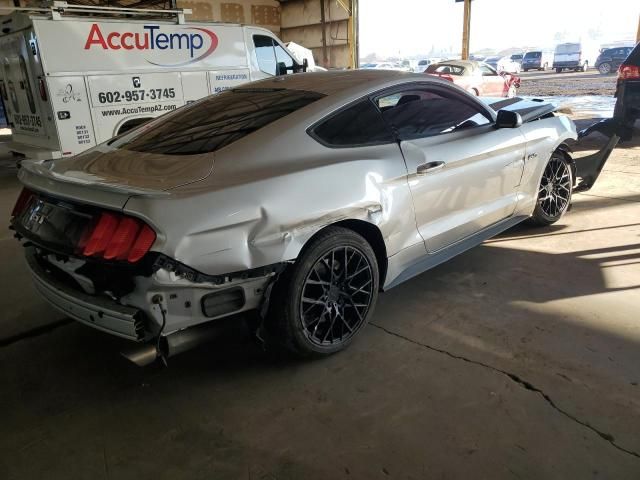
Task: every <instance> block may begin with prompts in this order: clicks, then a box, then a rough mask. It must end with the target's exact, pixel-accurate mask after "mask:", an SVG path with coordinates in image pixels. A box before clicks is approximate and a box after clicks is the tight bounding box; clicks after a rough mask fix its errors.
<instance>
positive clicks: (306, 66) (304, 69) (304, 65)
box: [302, 58, 309, 72]
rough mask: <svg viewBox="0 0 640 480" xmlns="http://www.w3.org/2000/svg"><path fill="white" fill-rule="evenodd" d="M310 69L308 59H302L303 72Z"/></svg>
mask: <svg viewBox="0 0 640 480" xmlns="http://www.w3.org/2000/svg"><path fill="white" fill-rule="evenodd" d="M308 69H309V60H307V59H306V58H303V59H302V71H303V72H306V71H307V70H308Z"/></svg>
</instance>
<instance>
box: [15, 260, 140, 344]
mask: <svg viewBox="0 0 640 480" xmlns="http://www.w3.org/2000/svg"><path fill="white" fill-rule="evenodd" d="M26 259H27V265H28V266H29V270H30V271H31V274H32V276H33V280H34V283H35V286H36V289H37V290H38V292H40V294H41V295H42V296H43V297H44V298H45V300H47V301H48V302H49V303H50V304H51V305H53V306H54V307H55V308H57V309H58V310H60V311H61V312H62V313H64V314H65V315H67V316H69V317H71V318H73V319H74V320H77V321H79V322H82V323H84V324H86V325H89V326H91V327H94V328H97V329H98V330H102V331H104V332H108V333H111V334H113V335H117V336H119V337H123V338H126V339H129V340H135V341H140V340H142V339H143V338H144V332H145V318H144V314H143V313H142V312H141V311H140V310H139V309H137V308H133V307H128V306H124V305H118V304H117V303H116V302H114V301H111V300H109V299H106V298H100V297H95V296H92V295H87V294H85V293H83V292H79V291H77V290H75V289H72V288H71V287H69V286H67V285H65V284H64V283H63V282H61V281H59V280H57V279H56V278H55V277H54V276H53V275H51V274H50V273H49V272H47V271H46V270H45V268H44V267H43V266H42V265H40V263H39V262H38V260H37V259H36V256H35V254H34V252H33V251H29V250H27V254H26Z"/></svg>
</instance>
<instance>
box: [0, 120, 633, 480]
mask: <svg viewBox="0 0 640 480" xmlns="http://www.w3.org/2000/svg"><path fill="white" fill-rule="evenodd" d="M585 123H588V122H586V121H585V122H583V125H584V124H585ZM596 147H597V145H596V144H595V143H588V144H582V145H578V146H577V147H576V149H577V153H576V156H579V155H584V154H585V153H587V151H588V150H589V149H593V148H596ZM0 148H1V145H0ZM639 160H640V144H639V143H638V142H637V141H636V142H635V143H632V144H628V145H623V146H622V147H621V148H620V149H618V150H616V151H615V152H614V155H613V157H612V159H611V160H610V162H609V163H608V165H607V167H606V169H605V171H604V172H603V174H602V177H601V179H600V180H599V182H598V183H597V185H596V186H595V188H594V189H593V190H592V191H590V192H588V193H585V194H578V195H575V197H574V203H573V208H572V211H571V212H570V213H569V214H568V215H567V216H565V217H564V218H563V220H562V221H560V222H559V223H558V224H556V225H553V226H551V227H548V228H542V229H531V228H528V227H517V228H514V229H512V230H510V231H508V232H506V233H505V234H503V235H501V236H500V237H498V238H495V239H493V240H490V241H488V242H486V243H485V244H483V245H482V246H480V247H477V248H475V249H473V250H471V251H469V252H467V253H465V254H463V255H461V256H459V257H457V258H456V259H454V260H452V261H450V262H448V263H447V264H445V265H442V266H440V267H438V268H436V269H434V270H431V271H430V272H427V273H425V274H423V275H420V276H419V277H417V278H414V279H413V280H411V281H409V282H407V283H405V284H403V285H401V286H399V287H397V288H395V289H393V290H391V291H389V292H386V293H384V294H382V295H381V297H380V302H379V305H378V309H377V311H376V314H375V316H374V319H373V322H372V324H371V325H370V326H368V327H367V328H366V329H365V331H364V332H363V334H362V335H361V337H360V338H359V339H358V341H356V342H355V343H354V344H353V345H352V346H351V348H350V349H348V350H347V351H345V352H343V353H340V354H338V355H335V356H333V357H331V358H327V359H324V360H320V361H308V362H293V361H283V360H274V359H272V358H270V357H267V356H266V355H264V354H263V352H262V351H261V350H260V348H259V347H258V346H257V345H256V344H255V343H254V342H253V341H252V340H251V339H250V338H249V337H248V335H247V333H246V331H245V330H244V329H243V328H242V326H241V323H240V322H239V323H238V328H237V329H232V330H230V331H229V334H228V335H227V336H226V337H225V338H223V339H221V340H220V341H218V342H216V343H212V344H209V345H206V346H203V347H201V348H199V349H197V350H194V351H191V352H188V353H185V354H183V355H180V356H178V357H175V358H172V359H170V362H169V366H168V368H164V367H162V366H153V367H149V368H146V369H139V368H137V367H134V366H133V365H130V364H128V363H127V362H126V361H125V360H123V359H122V358H120V357H119V354H118V352H119V350H120V348H121V347H122V346H123V342H121V341H120V340H118V339H115V338H112V337H110V336H108V335H105V334H102V333H100V332H97V331H93V330H92V329H90V328H88V327H84V326H82V325H79V324H76V323H73V322H70V321H67V320H65V319H64V318H63V317H62V316H61V315H60V314H58V313H57V312H56V311H54V310H52V309H51V308H50V307H49V306H48V305H46V304H45V303H44V302H43V301H41V300H40V298H39V297H38V296H37V295H36V294H35V292H34V289H33V287H32V285H31V282H30V280H29V278H28V275H27V272H26V267H25V265H24V263H23V260H22V252H21V247H20V246H19V245H18V242H17V241H15V240H14V239H13V238H12V235H11V232H10V231H9V230H8V229H7V228H6V219H7V218H8V216H9V212H10V209H11V208H12V205H13V202H14V199H15V197H16V196H17V194H18V191H19V186H18V182H17V181H16V178H15V175H16V170H15V166H14V162H13V160H12V159H11V158H10V157H8V156H7V155H6V154H5V155H3V156H2V159H1V160H0V199H1V201H0V218H3V219H5V222H4V224H5V225H3V226H2V227H0V232H1V234H0V246H1V247H2V248H0V262H1V264H2V273H3V278H4V280H3V282H2V283H3V286H4V295H3V296H2V297H1V298H0V307H1V311H2V312H3V316H2V322H0V385H2V390H1V391H2V394H1V395H0V409H1V410H2V411H3V412H4V415H3V421H2V423H1V425H0V477H1V478H3V479H4V480H9V479H20V480H23V479H42V478H46V479H48V480H53V479H65V480H68V479H76V478H77V479H86V478H114V479H129V478H131V479H137V480H139V479H146V478H153V479H154V480H159V479H176V478H189V479H216V480H218V479H316V478H318V479H325V478H363V479H375V478H381V479H386V478H414V479H417V478H443V479H444V478H487V479H489V478H490V479H502V478H505V479H506V478H530V479H540V478H545V479H550V478H559V479H560V478H561V479H568V478H572V479H574V478H575V479H585V478H606V479H610V478H611V479H627V478H628V479H637V478H638V474H639V472H640V436H639V435H638V431H640V369H639V368H638V365H640V348H639V345H640V325H639V323H638V319H639V315H638V312H639V306H640V290H639V287H640V221H639V217H638V212H639V211H640V205H639V203H640V162H639Z"/></svg>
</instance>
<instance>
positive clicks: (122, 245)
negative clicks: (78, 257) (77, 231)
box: [78, 212, 156, 263]
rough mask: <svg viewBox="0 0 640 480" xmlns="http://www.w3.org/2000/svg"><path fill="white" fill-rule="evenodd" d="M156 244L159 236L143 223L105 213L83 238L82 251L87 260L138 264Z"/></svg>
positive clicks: (80, 247) (79, 244) (80, 244)
mask: <svg viewBox="0 0 640 480" xmlns="http://www.w3.org/2000/svg"><path fill="white" fill-rule="evenodd" d="M155 240H156V232H154V231H153V229H152V228H151V227H149V226H148V225H147V224H145V223H144V222H142V221H141V220H138V219H137V218H133V217H128V216H125V215H118V214H116V213H110V212H104V213H102V214H101V215H100V218H99V219H98V222H97V223H96V224H95V225H94V226H93V227H92V228H90V230H89V231H88V232H86V233H85V235H83V237H82V238H81V240H80V242H79V243H78V249H79V250H81V251H82V255H84V256H85V257H99V258H104V259H105V260H126V261H128V262H130V263H135V262H137V261H138V260H140V259H141V258H142V257H144V256H145V254H146V253H147V252H148V251H149V249H150V248H151V246H152V245H153V242H155Z"/></svg>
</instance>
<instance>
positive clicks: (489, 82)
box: [425, 60, 520, 97]
mask: <svg viewBox="0 0 640 480" xmlns="http://www.w3.org/2000/svg"><path fill="white" fill-rule="evenodd" d="M425 73H427V74H429V75H435V76H438V77H440V78H442V79H444V80H449V81H450V82H453V83H455V84H456V85H458V86H459V87H460V88H463V89H464V90H466V91H467V92H469V93H470V94H472V95H475V96H489V97H515V96H516V95H517V93H518V88H520V78H519V77H517V76H516V75H512V74H510V73H506V72H503V73H501V74H500V73H498V72H497V71H496V70H495V69H494V68H493V67H491V66H489V65H487V64H486V63H482V62H476V61H473V60H451V61H446V62H440V63H435V64H433V65H429V67H428V68H427V70H426V71H425Z"/></svg>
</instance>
